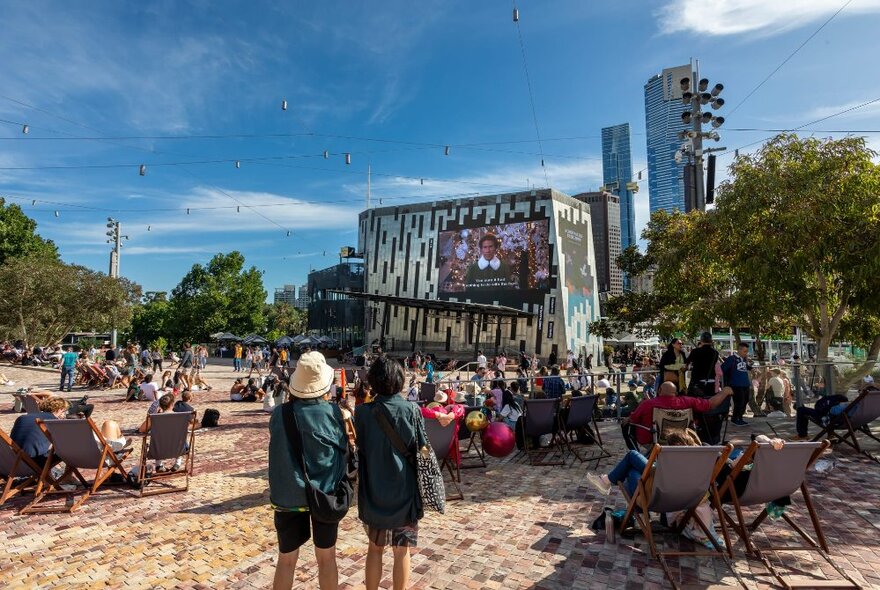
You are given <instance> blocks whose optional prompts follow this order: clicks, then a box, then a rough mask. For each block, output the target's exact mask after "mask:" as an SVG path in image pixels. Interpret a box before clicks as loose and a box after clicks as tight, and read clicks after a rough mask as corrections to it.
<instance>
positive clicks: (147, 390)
mask: <svg viewBox="0 0 880 590" xmlns="http://www.w3.org/2000/svg"><path fill="white" fill-rule="evenodd" d="M140 390H141V398H140V399H142V400H146V401H148V402H154V401H156V400H157V399H159V397H160V396H161V393H159V386H158V385H156V384H155V383H153V374H152V373H147V374H146V375H145V376H144V382H143V383H141V384H140Z"/></svg>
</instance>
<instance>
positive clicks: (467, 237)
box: [438, 219, 550, 300]
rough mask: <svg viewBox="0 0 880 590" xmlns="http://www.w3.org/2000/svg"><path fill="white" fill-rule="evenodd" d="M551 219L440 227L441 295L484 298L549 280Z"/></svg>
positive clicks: (542, 284)
mask: <svg viewBox="0 0 880 590" xmlns="http://www.w3.org/2000/svg"><path fill="white" fill-rule="evenodd" d="M549 229H550V224H549V221H548V220H547V219H542V220H538V221H523V222H519V223H505V224H501V225H488V226H484V227H477V228H469V229H460V230H450V231H441V232H440V233H439V236H438V246H439V263H440V272H439V285H438V291H439V294H440V296H441V297H442V296H446V297H449V296H460V297H466V298H473V297H476V298H478V299H485V298H486V297H487V296H489V295H492V294H495V295H496V296H494V297H492V298H493V299H496V300H498V299H499V297H498V296H497V295H502V297H501V298H503V294H504V293H506V292H511V291H518V290H541V289H547V288H548V286H549V281H548V279H549V276H550V245H549V235H548V232H549Z"/></svg>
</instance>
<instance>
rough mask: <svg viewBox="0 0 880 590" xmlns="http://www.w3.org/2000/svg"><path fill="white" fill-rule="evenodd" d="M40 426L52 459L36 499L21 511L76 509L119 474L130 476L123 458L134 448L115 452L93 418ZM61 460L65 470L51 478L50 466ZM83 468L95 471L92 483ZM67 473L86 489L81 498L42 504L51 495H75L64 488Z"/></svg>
mask: <svg viewBox="0 0 880 590" xmlns="http://www.w3.org/2000/svg"><path fill="white" fill-rule="evenodd" d="M37 426H39V427H40V430H42V431H43V434H45V435H46V437H47V438H48V439H49V442H50V443H51V444H52V446H51V447H50V449H49V458H48V460H47V461H46V464H45V465H44V466H43V470H42V471H41V472H40V479H39V481H38V482H37V488H36V490H35V491H34V499H33V501H32V502H31V503H30V504H28V505H27V506H25V507H24V508H22V509H21V513H22V514H28V513H32V512H73V511H74V510H77V509H78V508H79V507H80V506H82V505H83V504H84V503H85V502H86V500H88V499H89V497H90V496H91V495H92V494H94V493H96V492H97V491H98V489H99V488H100V487H101V486H102V485H103V484H104V483H105V482H107V480H108V479H109V478H110V476H111V475H113V474H114V473H117V474H119V475H120V476H121V478H122V480H123V481H124V480H125V478H126V477H127V475H128V474H127V473H126V471H125V468H124V467H123V466H122V461H123V460H125V458H127V457H128V455H129V454H130V453H131V449H130V448H128V449H123V450H122V451H119V452H116V453H114V452H113V449H112V448H110V445H109V444H107V441H106V440H105V439H104V436H103V435H102V434H101V431H100V430H99V429H98V428H97V427H95V423H94V422H92V420H91V418H82V419H79V420H39V419H38V420H37ZM58 461H64V466H65V470H64V473H63V474H62V476H61V477H59V478H58V479H57V480H56V479H53V478H52V477H51V466H52V465H54V464H55V463H57V462H58ZM83 470H91V471H94V472H95V475H94V478H93V479H92V481H91V482H88V481H86V478H85V477H84V476H83V474H82V471H83ZM68 476H74V477H76V479H77V480H79V482H80V484H82V486H83V488H84V490H85V491H84V492H82V495H81V496H80V498H79V500H76V501H74V502H72V503H69V504H67V505H65V506H42V505H40V504H41V503H42V502H43V501H44V500H45V499H46V498H47V497H48V496H49V495H52V494H66V495H68V496H71V497H72V496H74V495H75V493H74V492H72V491H69V490H64V489H62V488H61V487H60V484H59V482H63V481H64V480H65V478H67V477H68Z"/></svg>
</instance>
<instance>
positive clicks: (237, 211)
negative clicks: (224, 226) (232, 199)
mask: <svg viewBox="0 0 880 590" xmlns="http://www.w3.org/2000/svg"><path fill="white" fill-rule="evenodd" d="M235 212H236V213H241V205H237V206H236V207H235Z"/></svg>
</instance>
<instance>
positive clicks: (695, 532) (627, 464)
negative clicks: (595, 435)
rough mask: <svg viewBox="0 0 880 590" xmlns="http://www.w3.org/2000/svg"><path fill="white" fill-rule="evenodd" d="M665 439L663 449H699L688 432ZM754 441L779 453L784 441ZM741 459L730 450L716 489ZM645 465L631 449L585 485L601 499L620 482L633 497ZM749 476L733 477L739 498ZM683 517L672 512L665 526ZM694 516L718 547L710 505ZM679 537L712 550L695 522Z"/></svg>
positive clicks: (736, 451) (742, 473) (781, 501)
mask: <svg viewBox="0 0 880 590" xmlns="http://www.w3.org/2000/svg"><path fill="white" fill-rule="evenodd" d="M666 440H667V446H699V444H700V442H699V440H697V439H696V438H695V437H693V436H692V435H691V434H690V433H689V432H684V433H679V432H673V433H671V434H670V435H669V436H668V437H667V439H666ZM754 440H755V442H759V443H770V444H771V445H773V448H774V449H775V450H777V451H779V450H782V448H783V447H784V446H785V441H784V440H782V439H779V438H772V439H771V438H768V437H766V436H764V435H758V436H756V437H755V439H754ZM742 456H743V450H742V449H734V451H733V452H732V453H731V454H730V457H728V459H727V464H726V465H725V466H724V468H723V469H721V471H720V473H719V474H718V477H717V478H716V480H715V483H716V485H717V486H718V487H721V485H722V484H723V483H724V482H725V481H726V480H727V477H728V476H729V475H730V473H731V472H732V470H733V469H734V468H735V467H736V465H737V464H738V463H739V461H740V459H741V458H742ZM647 465H648V459H647V457H645V456H644V455H643V454H641V453H640V452H638V451H633V450H631V451H629V452H627V454H626V455H624V456H623V459H621V460H620V462H619V463H618V464H617V465H616V466H615V467H614V469H612V470H611V471H610V472H609V473H607V474H604V473H603V474H598V473H594V472H589V473H587V482H588V483H589V484H590V485H592V486H593V487H594V488H596V490H598V491H599V493H601V494H602V495H605V496H607V495H608V494H610V493H611V488H612V486H614V485H615V484H618V483H622V484H623V486H624V487H625V488H626V491H627V493H628V494H629V495H630V497H632V496H633V494H635V491H636V487H637V486H638V482H639V479H640V478H641V477H642V473H644V471H645V467H647ZM750 474H751V471H750V470H749V468H748V467H746V468H745V469H743V470H742V471H740V472H739V474H738V475H737V477H736V480H735V481H734V482H733V486H734V489H735V490H736V492H737V494H739V495H742V493H743V491H745V488H746V484H747V483H748V481H749V475H750ZM727 500H728V498H727V497H726V496H725V497H724V498H721V501H722V502H725V501H727ZM789 502H790V501H789V500H788V498H782V499H779V500H776V501H775V502H774V503H775V504H777V505H780V506H785V505H787V504H788V503H789ZM684 516H685V512H672V513H668V514H665V515H664V517H665V519H666V523H668V526H672V527H674V526H675V525H676V524H677V523H678V522H679V521H680V520H681V518H683V517H684ZM696 516H697V517H698V518H699V519H700V520H701V521H702V522H703V524H704V525H705V526H706V529H708V530H709V531H710V532H712V534H713V536H714V540H715V543H716V544H717V545H718V546H719V547H723V546H724V541H723V540H722V539H721V538H720V537H719V536H718V535H717V534H715V533H714V530H715V528H714V527H715V522H714V514H713V511H712V506H711V504H710V503H709V502H703V503H702V504H700V506H699V507H698V508H697V511H696ZM682 535H684V536H685V537H687V538H688V539H690V540H692V541H695V542H697V543H700V544H702V545H704V546H705V547H707V548H708V549H713V544H712V541H710V540H709V539H708V538H706V536H705V534H704V533H703V531H702V529H700V527H699V525H698V524H696V523H695V522H689V523H688V525H687V527H685V529H684V530H683V531H682Z"/></svg>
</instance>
